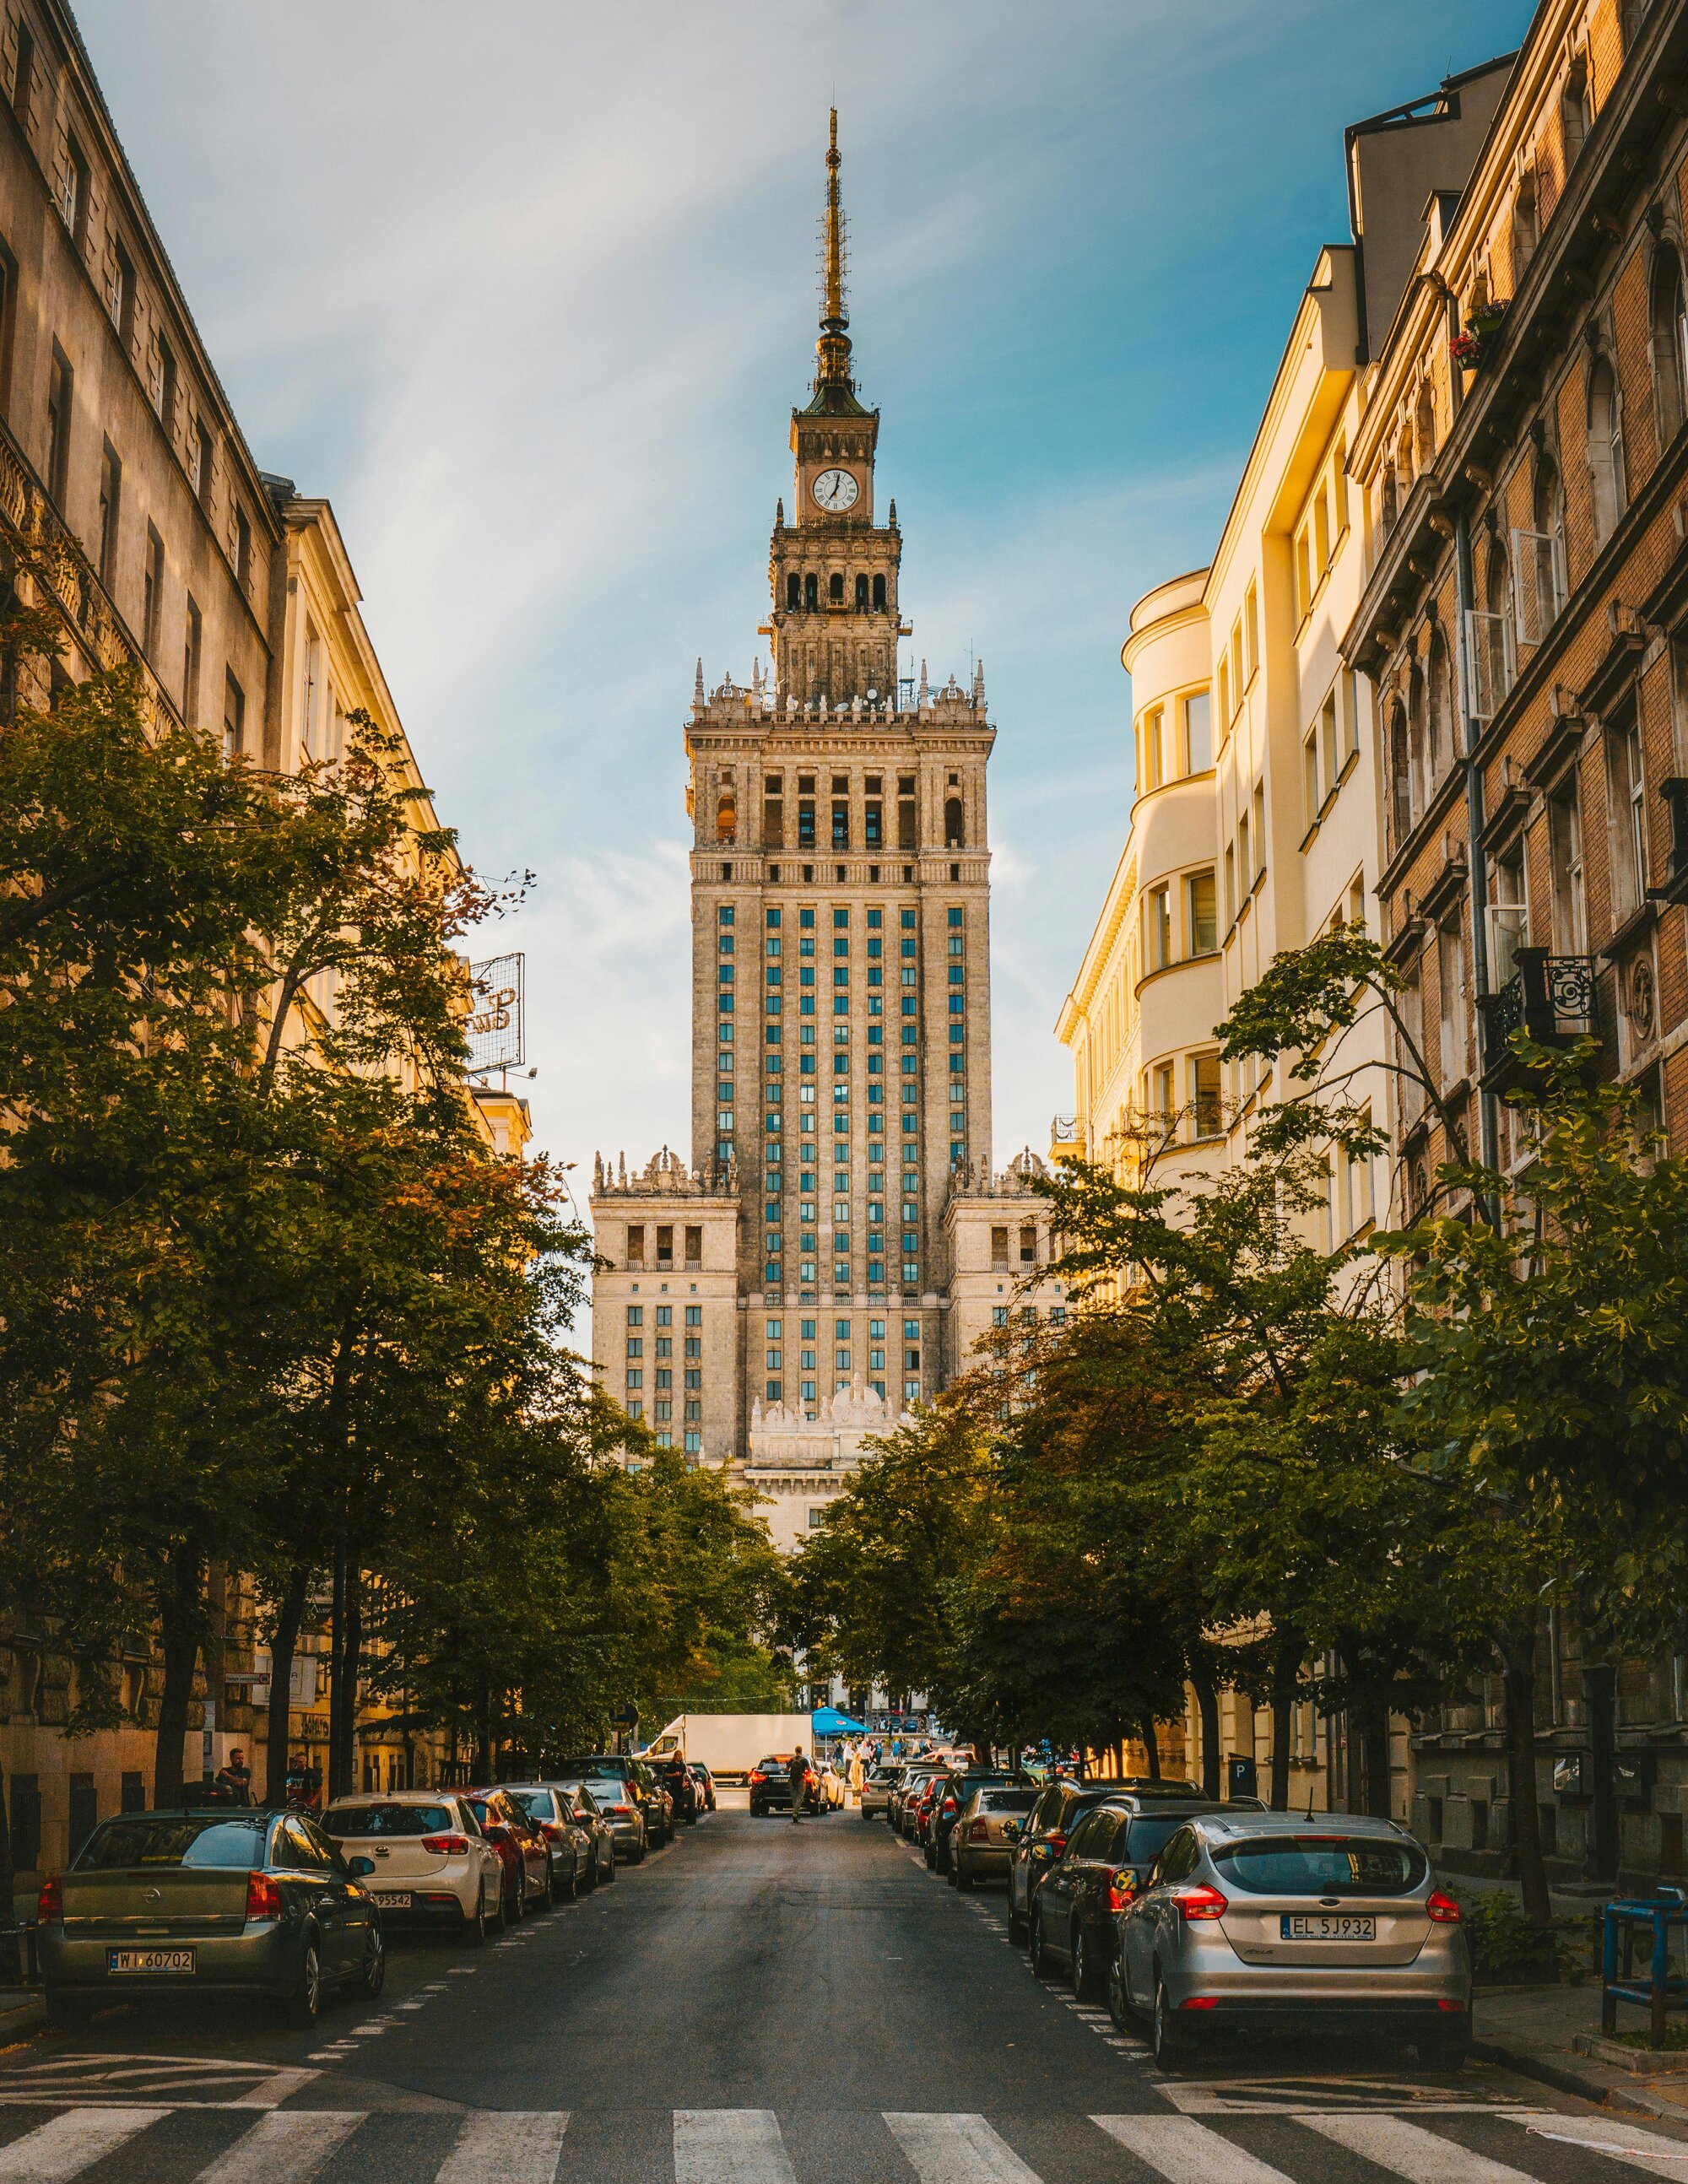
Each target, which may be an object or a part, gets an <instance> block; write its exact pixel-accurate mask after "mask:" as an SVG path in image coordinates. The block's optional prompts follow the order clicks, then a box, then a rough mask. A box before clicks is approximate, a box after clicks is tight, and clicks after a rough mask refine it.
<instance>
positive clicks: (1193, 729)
mask: <svg viewBox="0 0 1688 2184" xmlns="http://www.w3.org/2000/svg"><path fill="white" fill-rule="evenodd" d="M1212 763H1213V701H1212V697H1211V695H1210V694H1209V693H1208V692H1207V691H1206V690H1197V691H1195V692H1194V693H1193V694H1191V695H1190V696H1189V697H1188V698H1186V699H1184V766H1185V768H1186V770H1187V771H1188V772H1190V773H1205V772H1206V771H1207V769H1208V767H1209V766H1212Z"/></svg>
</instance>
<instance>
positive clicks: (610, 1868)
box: [602, 1843, 616, 1888]
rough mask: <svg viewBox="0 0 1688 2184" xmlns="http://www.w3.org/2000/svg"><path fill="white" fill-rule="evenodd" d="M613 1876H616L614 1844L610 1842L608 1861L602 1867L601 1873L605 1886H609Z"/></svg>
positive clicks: (613, 1878)
mask: <svg viewBox="0 0 1688 2184" xmlns="http://www.w3.org/2000/svg"><path fill="white" fill-rule="evenodd" d="M615 1878H616V1848H615V1845H614V1844H613V1843H612V1844H611V1845H610V1863H609V1864H608V1865H607V1866H606V1867H605V1868H604V1873H603V1875H602V1879H603V1881H604V1886H605V1887H606V1888H608V1887H609V1886H610V1884H611V1883H612V1882H613V1881H614V1880H615Z"/></svg>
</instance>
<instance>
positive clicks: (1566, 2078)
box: [1471, 2040, 1612, 2108]
mask: <svg viewBox="0 0 1688 2184" xmlns="http://www.w3.org/2000/svg"><path fill="white" fill-rule="evenodd" d="M1471 2052H1472V2053H1473V2054H1474V2056H1475V2057H1476V2058H1477V2059H1478V2061H1479V2063H1498V2064H1500V2065H1501V2068H1502V2069H1503V2070H1516V2071H1517V2072H1518V2075H1519V2076H1520V2077H1521V2078H1534V2079H1535V2081H1537V2083H1538V2084H1540V2085H1543V2086H1552V2088H1553V2090H1554V2091H1555V2092H1560V2093H1571V2094H1574V2096H1575V2098H1577V2099H1578V2100H1579V2101H1594V2102H1596V2103H1598V2104H1599V2105H1600V2106H1601V2107H1602V2108H1603V2107H1604V2106H1605V2105H1606V2103H1607V2101H1608V2100H1609V2098H1611V2092H1612V2089H1611V2087H1608V2086H1602V2085H1601V2084H1600V2083H1599V2082H1598V2081H1596V2080H1595V2079H1593V2078H1585V2076H1584V2075H1583V2074H1582V2072H1581V2071H1580V2070H1570V2069H1568V2068H1567V2067H1566V2066H1565V2065H1563V2064H1558V2063H1550V2062H1548V2061H1547V2060H1546V2059H1545V2058H1544V2057H1542V2056H1540V2055H1538V2054H1535V2053H1534V2052H1533V2051H1532V2050H1531V2049H1529V2048H1508V2047H1507V2046H1506V2045H1505V2044H1504V2043H1503V2042H1501V2041H1499V2040H1474V2041H1473V2042H1472V2043H1471Z"/></svg>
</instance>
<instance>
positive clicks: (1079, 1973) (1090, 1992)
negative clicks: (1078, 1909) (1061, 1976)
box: [1072, 1932, 1101, 2002]
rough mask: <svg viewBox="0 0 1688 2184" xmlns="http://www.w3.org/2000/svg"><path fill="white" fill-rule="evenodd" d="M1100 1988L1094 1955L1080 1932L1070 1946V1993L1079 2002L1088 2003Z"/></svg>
mask: <svg viewBox="0 0 1688 2184" xmlns="http://www.w3.org/2000/svg"><path fill="white" fill-rule="evenodd" d="M1100 1986H1101V1981H1100V1978H1099V1977H1098V1975H1097V1966H1096V1960H1095V1954H1094V1953H1093V1952H1092V1951H1091V1949H1090V1947H1089V1944H1088V1943H1087V1942H1086V1941H1085V1939H1084V1935H1083V1933H1082V1932H1081V1933H1080V1934H1079V1936H1078V1940H1077V1941H1076V1942H1074V1943H1073V1944H1072V1992H1073V1993H1074V1994H1075V1995H1076V1996H1077V1997H1078V2000H1079V2001H1080V2002H1089V2000H1090V1999H1091V1998H1092V1997H1093V1996H1095V1993H1096V1992H1097V1991H1098V1990H1099V1988H1100Z"/></svg>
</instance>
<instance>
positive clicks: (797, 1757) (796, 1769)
mask: <svg viewBox="0 0 1688 2184" xmlns="http://www.w3.org/2000/svg"><path fill="white" fill-rule="evenodd" d="M787 1772H788V1774H789V1775H790V1777H791V1824H792V1825H793V1826H794V1827H795V1826H796V1825H797V1823H798V1821H799V1819H801V1818H802V1817H803V1799H804V1796H805V1792H806V1791H807V1790H808V1787H809V1762H808V1761H807V1760H806V1759H805V1758H804V1757H803V1747H802V1746H801V1745H800V1744H799V1746H798V1747H797V1749H796V1751H795V1752H793V1753H792V1755H791V1765H790V1767H789V1768H788V1769H787Z"/></svg>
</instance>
